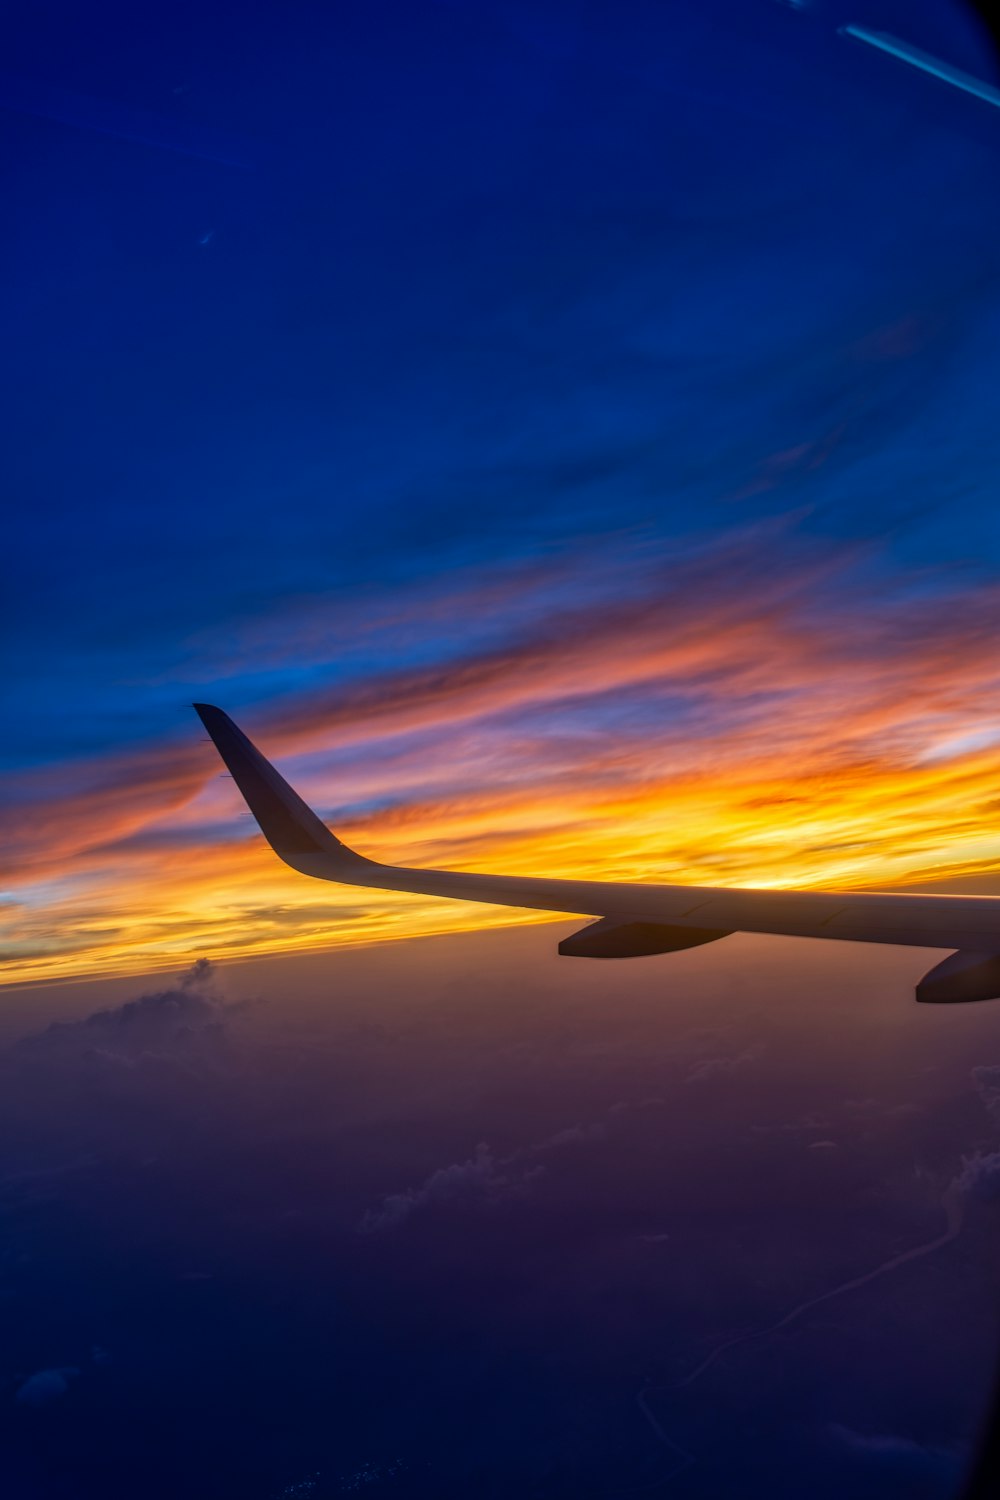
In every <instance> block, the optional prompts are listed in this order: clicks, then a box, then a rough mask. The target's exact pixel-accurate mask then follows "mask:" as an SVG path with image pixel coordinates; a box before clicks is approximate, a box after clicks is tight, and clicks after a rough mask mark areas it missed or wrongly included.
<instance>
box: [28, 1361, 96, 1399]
mask: <svg viewBox="0 0 1000 1500" xmlns="http://www.w3.org/2000/svg"><path fill="white" fill-rule="evenodd" d="M79 1373H80V1371H79V1370H78V1369H77V1368H76V1366H75V1365H62V1366H60V1367H59V1368H58V1369H52V1370H38V1371H37V1372H36V1373H35V1374H34V1375H29V1376H28V1379H27V1380H26V1381H25V1382H24V1384H23V1385H20V1386H18V1388H17V1392H16V1394H15V1400H17V1401H19V1402H20V1403H21V1405H22V1406H48V1405H49V1404H50V1403H51V1402H53V1401H58V1400H59V1397H60V1396H65V1394H66V1392H67V1391H68V1390H69V1386H70V1381H71V1380H75V1379H76V1377H77V1376H78V1375H79Z"/></svg>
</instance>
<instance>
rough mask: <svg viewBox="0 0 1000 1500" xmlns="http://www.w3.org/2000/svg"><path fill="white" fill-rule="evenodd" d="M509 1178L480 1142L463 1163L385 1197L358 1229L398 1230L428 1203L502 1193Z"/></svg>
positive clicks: (438, 1171)
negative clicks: (412, 1186) (416, 1185)
mask: <svg viewBox="0 0 1000 1500" xmlns="http://www.w3.org/2000/svg"><path fill="white" fill-rule="evenodd" d="M509 1185H510V1178H509V1177H508V1176H507V1174H506V1173H505V1172H503V1170H502V1169H501V1168H500V1167H499V1165H498V1163H497V1161H496V1159H495V1158H494V1156H493V1153H492V1152H491V1150H490V1148H489V1147H488V1146H487V1145H486V1144H485V1142H482V1141H481V1142H480V1144H479V1145H478V1146H477V1147H476V1150H475V1153H474V1154H473V1155H472V1156H470V1157H469V1159H468V1160H467V1161H463V1162H452V1164H451V1165H450V1166H447V1167H438V1168H436V1169H435V1171H433V1172H432V1173H431V1174H430V1176H429V1177H427V1178H425V1180H424V1181H423V1182H422V1183H421V1184H420V1186H419V1187H415V1188H408V1189H407V1190H406V1191H405V1192H402V1193H389V1194H388V1195H387V1196H386V1197H385V1198H383V1199H382V1202H381V1204H380V1205H379V1207H378V1208H376V1209H370V1210H369V1211H368V1212H367V1213H366V1214H365V1216H364V1218H363V1219H362V1221H361V1223H360V1225H359V1229H360V1230H361V1232H362V1233H363V1234H374V1233H377V1232H379V1231H381V1230H386V1229H398V1228H399V1227H400V1225H401V1224H403V1223H405V1222H406V1220H407V1219H408V1218H409V1217H410V1215H411V1214H412V1213H414V1212H416V1210H417V1209H419V1208H424V1207H426V1206H427V1205H428V1204H432V1203H446V1202H448V1201H449V1200H451V1199H453V1198H462V1197H470V1196H471V1197H480V1198H481V1197H488V1196H491V1195H495V1194H497V1193H498V1192H502V1191H503V1190H504V1189H505V1188H507V1187H508V1186H509Z"/></svg>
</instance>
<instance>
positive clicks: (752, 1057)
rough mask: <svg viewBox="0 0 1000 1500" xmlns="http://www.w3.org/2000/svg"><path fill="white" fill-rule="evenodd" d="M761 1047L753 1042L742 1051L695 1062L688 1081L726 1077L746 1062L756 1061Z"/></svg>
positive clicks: (743, 1066)
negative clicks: (752, 1044)
mask: <svg viewBox="0 0 1000 1500" xmlns="http://www.w3.org/2000/svg"><path fill="white" fill-rule="evenodd" d="M763 1050H764V1049H763V1047H762V1046H760V1045H759V1044H755V1045H754V1046H752V1047H746V1048H744V1050H743V1051H742V1052H734V1053H732V1054H731V1055H729V1056H721V1057H706V1058H705V1059H704V1060H703V1061H702V1062H698V1063H695V1064H694V1066H693V1067H692V1068H691V1069H690V1071H689V1072H688V1075H687V1080H686V1081H687V1082H688V1083H706V1082H708V1080H709V1079H712V1078H727V1077H728V1076H729V1075H730V1074H731V1073H736V1072H738V1071H739V1069H741V1068H745V1067H747V1066H748V1064H750V1063H753V1062H756V1061H757V1059H758V1058H759V1057H760V1055H761V1053H762V1052H763Z"/></svg>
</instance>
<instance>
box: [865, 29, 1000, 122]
mask: <svg viewBox="0 0 1000 1500" xmlns="http://www.w3.org/2000/svg"><path fill="white" fill-rule="evenodd" d="M839 30H840V35H841V36H853V37H854V38H856V40H857V41H859V42H867V44H868V46H869V47H877V48H878V49H879V51H880V52H888V54H889V56H890V57H898V58H899V60H900V62H905V63H909V64H910V66H911V67H912V68H919V69H920V70H921V72H923V73H930V75H931V77H932V78H940V79H941V80H942V82H943V83H950V84H952V85H953V86H954V87H955V88H956V89H962V90H963V91H964V92H965V93H966V94H974V95H975V97H976V98H977V99H985V101H986V103H987V104H993V105H996V106H997V108H1000V89H996V88H994V87H993V85H992V84H990V83H983V81H982V79H980V78H976V77H974V76H973V74H971V73H963V71H962V69H961V68H953V67H952V66H951V64H950V63H946V62H941V61H940V59H939V58H936V57H932V56H931V54H930V53H929V52H921V51H920V48H919V47H911V46H910V44H909V42H901V41H898V40H897V38H896V37H894V36H890V35H889V33H888V32H887V31H869V30H868V27H867V26H855V25H853V23H852V24H851V25H850V26H841V27H840V28H839Z"/></svg>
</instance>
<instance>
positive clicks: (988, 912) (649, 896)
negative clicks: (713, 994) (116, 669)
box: [194, 703, 1000, 1003]
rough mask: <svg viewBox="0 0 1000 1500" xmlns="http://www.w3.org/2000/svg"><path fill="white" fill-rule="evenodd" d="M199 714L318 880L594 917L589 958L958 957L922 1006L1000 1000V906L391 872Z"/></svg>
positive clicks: (293, 856)
mask: <svg viewBox="0 0 1000 1500" xmlns="http://www.w3.org/2000/svg"><path fill="white" fill-rule="evenodd" d="M194 707H195V709H196V711H197V713H198V715H199V717H200V718H201V721H202V723H203V724H204V726H205V728H206V729H207V730H208V733H209V735H210V736H211V738H212V740H213V741H214V743H215V747H216V749H217V750H218V752H219V754H220V755H221V757H222V759H223V761H224V763H225V765H226V767H227V768H228V770H229V771H230V773H231V775H232V777H233V780H234V781H235V782H236V785H237V786H238V787H239V789H240V791H241V793H242V794H243V797H244V799H245V800H246V803H247V806H248V807H249V808H250V811H251V812H252V813H253V815H254V817H255V818H256V820H257V822H258V824H259V825H260V828H261V831H262V832H263V834H264V837H265V838H266V839H267V841H268V843H269V844H270V845H271V848H272V849H273V850H274V852H275V854H277V855H278V857H279V858H280V859H283V860H284V861H285V863H286V864H288V865H291V867H292V869H294V870H298V871H300V872H301V873H302V874H303V875H311V876H312V877H313V878H314V879H317V880H333V881H337V882H339V883H341V884H343V885H358V886H369V887H373V888H375V889H378V890H386V891H412V892H415V893H417V894H419V895H424V896H443V897H446V898H450V899H452V900H459V901H485V902H489V903H490V905H496V906H520V907H525V908H528V909H534V910H536V911H557V912H567V913H580V914H582V915H585V916H591V917H596V918H598V919H599V920H598V921H596V922H594V923H592V924H591V925H589V926H587V927H585V928H584V929H583V930H582V931H581V932H578V933H575V934H574V935H573V936H572V937H571V938H567V939H565V940H564V941H563V942H562V943H560V945H559V951H560V952H561V953H564V954H566V955H569V956H574V957H583V958H632V957H638V956H640V955H643V954H651V953H670V952H675V951H677V950H679V949H682V948H691V947H697V946H699V945H700V944H703V943H709V942H714V941H716V940H717V939H719V938H722V937H727V936H728V935H729V934H730V933H733V932H760V933H770V934H773V935H775V936H779V937H813V938H834V939H840V940H842V941H847V942H865V943H896V944H901V945H904V946H909V947H914V948H951V949H958V950H959V951H958V952H956V953H953V954H952V955H951V957H950V958H947V959H945V960H944V961H943V962H942V963H940V964H938V965H937V966H936V967H935V968H934V969H932V970H931V971H930V973H928V974H926V975H925V976H924V978H923V979H922V980H921V981H920V983H919V984H918V986H917V991H916V994H917V999H918V1000H922V1001H929V1002H935V1003H937V1002H954V1001H964V1000H989V999H995V998H998V997H1000V898H996V897H992V896H908V895H893V894H887V895H875V894H869V893H867V892H856V891H768V890H752V889H742V890H732V889H727V888H725V887H721V886H691V885H633V884H625V883H618V882H611V881H598V880H549V879H546V878H539V877H537V876H518V875H476V874H466V873H463V872H461V871H458V870H422V869H410V868H406V867H404V866H400V865H383V864H379V863H378V862H377V861H376V860H372V859H366V858H365V857H364V856H363V855H360V854H356V853H355V852H354V850H353V849H349V848H348V847H347V845H346V844H343V843H341V841H340V840H339V839H338V838H335V837H334V835H333V834H332V833H331V832H330V830H329V829H328V828H327V827H326V825H325V824H324V823H322V822H321V821H320V819H319V818H318V817H317V816H316V814H315V813H314V812H313V811H312V809H311V808H310V807H309V806H308V805H307V804H306V803H305V802H303V800H302V798H301V797H300V796H299V795H298V793H297V792H295V791H293V789H292V788H291V787H290V786H289V785H288V782H287V781H285V779H284V778H283V777H282V776H280V775H279V774H278V772H277V771H276V770H275V768H274V767H273V766H272V765H271V764H270V762H269V761H267V760H265V758H264V756H263V755H261V753H260V751H259V750H258V749H257V747H256V746H255V745H254V744H252V742H251V741H250V740H249V739H248V738H247V736H246V735H245V734H244V733H243V731H242V730H241V729H240V728H238V727H237V725H236V724H234V723H233V721H232V719H230V718H229V716H228V714H225V713H223V711H222V710H221V709H220V708H214V707H212V706H211V705H210V704H207V703H196V704H195V705H194Z"/></svg>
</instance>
